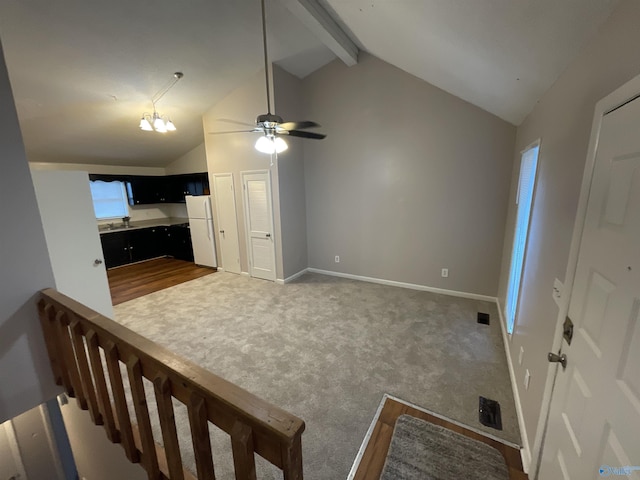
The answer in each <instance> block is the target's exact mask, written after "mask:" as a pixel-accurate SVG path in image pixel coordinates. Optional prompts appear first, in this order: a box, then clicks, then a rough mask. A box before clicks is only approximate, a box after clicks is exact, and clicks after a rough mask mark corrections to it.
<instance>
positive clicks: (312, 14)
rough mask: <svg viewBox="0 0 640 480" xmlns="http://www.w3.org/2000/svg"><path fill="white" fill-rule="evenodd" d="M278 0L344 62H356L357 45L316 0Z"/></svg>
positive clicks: (349, 63) (352, 63)
mask: <svg viewBox="0 0 640 480" xmlns="http://www.w3.org/2000/svg"><path fill="white" fill-rule="evenodd" d="M280 1H281V2H282V3H283V4H284V5H285V6H286V7H287V8H288V9H289V11H290V12H291V13H293V14H294V15H295V16H296V17H297V18H298V20H300V21H301V22H302V23H304V24H305V25H306V26H307V28H308V29H309V30H311V31H312V32H313V33H314V34H315V35H316V36H317V37H318V39H319V40H320V41H321V42H322V43H324V44H325V45H326V46H327V47H328V48H329V49H330V50H331V51H332V52H333V53H335V54H336V55H337V56H338V57H339V58H340V59H341V60H342V61H343V62H344V63H345V64H347V65H348V66H349V67H352V66H353V65H355V64H356V63H358V51H359V50H358V46H357V45H356V44H355V43H353V41H351V39H350V38H349V36H348V35H347V34H346V33H345V32H344V30H342V28H340V26H339V25H338V24H337V23H336V21H335V20H334V19H333V18H332V17H331V15H329V13H328V12H327V10H326V9H325V8H324V7H323V6H322V5H320V3H318V1H317V0H280Z"/></svg>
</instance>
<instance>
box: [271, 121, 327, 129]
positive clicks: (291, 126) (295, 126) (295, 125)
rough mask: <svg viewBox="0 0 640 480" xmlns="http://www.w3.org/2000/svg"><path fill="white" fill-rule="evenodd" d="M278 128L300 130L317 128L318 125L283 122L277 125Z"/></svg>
mask: <svg viewBox="0 0 640 480" xmlns="http://www.w3.org/2000/svg"><path fill="white" fill-rule="evenodd" d="M278 126H279V127H280V128H284V129H285V130H301V129H303V128H313V127H319V126H320V125H319V124H317V123H316V122H311V121H308V120H306V121H304V122H285V123H281V124H280V125H278Z"/></svg>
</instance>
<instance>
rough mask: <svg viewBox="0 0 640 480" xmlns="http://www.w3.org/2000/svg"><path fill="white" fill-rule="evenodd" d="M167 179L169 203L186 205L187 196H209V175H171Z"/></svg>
mask: <svg viewBox="0 0 640 480" xmlns="http://www.w3.org/2000/svg"><path fill="white" fill-rule="evenodd" d="M166 178H167V181H168V189H167V196H168V199H169V200H168V201H169V202H171V203H185V199H184V197H185V195H209V176H208V175H207V173H189V174H186V175H170V176H168V177H166Z"/></svg>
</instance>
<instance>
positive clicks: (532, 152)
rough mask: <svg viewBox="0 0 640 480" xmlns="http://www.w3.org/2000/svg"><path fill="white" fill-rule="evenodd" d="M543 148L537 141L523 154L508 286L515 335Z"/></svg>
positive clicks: (508, 309)
mask: <svg viewBox="0 0 640 480" xmlns="http://www.w3.org/2000/svg"><path fill="white" fill-rule="evenodd" d="M539 149H540V145H539V143H538V142H536V143H535V144H534V145H532V146H531V147H528V148H527V149H525V150H524V151H523V152H522V160H521V164H520V179H519V181H518V194H517V196H516V204H517V207H516V208H517V214H516V226H515V232H514V235H513V249H512V250H511V266H510V269H509V285H508V288H507V305H506V316H507V332H509V333H513V327H514V325H515V321H516V313H517V311H518V303H519V298H520V287H521V284H522V272H523V270H524V256H525V251H526V248H527V237H528V234H529V223H530V219H531V208H532V206H533V191H534V187H535V183H536V170H537V166H538V151H539Z"/></svg>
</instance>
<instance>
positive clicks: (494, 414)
mask: <svg viewBox="0 0 640 480" xmlns="http://www.w3.org/2000/svg"><path fill="white" fill-rule="evenodd" d="M479 414H480V423H481V424H483V425H485V426H487V427H491V428H495V429H496V430H502V416H501V415H500V404H499V403H498V402H496V401H495V400H490V399H488V398H484V397H480V408H479Z"/></svg>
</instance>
